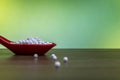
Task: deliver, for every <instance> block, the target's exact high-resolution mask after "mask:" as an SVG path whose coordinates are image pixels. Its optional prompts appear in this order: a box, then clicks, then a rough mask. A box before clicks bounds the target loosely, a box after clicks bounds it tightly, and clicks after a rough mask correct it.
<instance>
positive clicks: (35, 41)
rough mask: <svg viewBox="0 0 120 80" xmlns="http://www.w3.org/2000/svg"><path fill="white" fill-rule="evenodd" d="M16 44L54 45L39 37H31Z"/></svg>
mask: <svg viewBox="0 0 120 80" xmlns="http://www.w3.org/2000/svg"><path fill="white" fill-rule="evenodd" d="M14 43H17V44H52V43H51V42H45V41H43V40H41V39H40V38H38V37H35V38H33V37H29V38H27V39H25V40H19V41H17V42H14Z"/></svg>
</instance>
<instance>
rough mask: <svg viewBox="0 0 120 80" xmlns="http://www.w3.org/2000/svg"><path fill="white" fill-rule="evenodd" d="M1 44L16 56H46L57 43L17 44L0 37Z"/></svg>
mask: <svg viewBox="0 0 120 80" xmlns="http://www.w3.org/2000/svg"><path fill="white" fill-rule="evenodd" d="M0 44H2V45H3V46H5V47H6V48H8V49H9V50H11V51H12V52H14V53H15V54H16V55H34V54H35V53H36V54H38V55H44V54H45V53H46V52H48V51H49V50H50V49H51V48H53V47H54V46H56V44H55V43H52V44H17V43H13V41H10V40H8V39H7V38H5V37H3V36H0Z"/></svg>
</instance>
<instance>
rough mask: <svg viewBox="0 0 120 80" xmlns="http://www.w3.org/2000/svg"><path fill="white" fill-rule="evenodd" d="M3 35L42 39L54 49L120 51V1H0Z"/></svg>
mask: <svg viewBox="0 0 120 80" xmlns="http://www.w3.org/2000/svg"><path fill="white" fill-rule="evenodd" d="M0 35H2V36H5V37H7V38H8V39H10V40H12V41H17V40H20V39H26V38H27V37H30V36H33V37H40V38H41V39H43V40H45V41H52V42H55V43H56V44H57V46H56V47H55V48H120V0H0ZM0 47H1V48H2V47H3V46H0Z"/></svg>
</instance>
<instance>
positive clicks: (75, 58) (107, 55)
mask: <svg viewBox="0 0 120 80" xmlns="http://www.w3.org/2000/svg"><path fill="white" fill-rule="evenodd" d="M53 53H54V54H56V55H57V57H58V60H59V61H60V62H61V67H60V68H58V69H57V68H55V67H54V61H53V60H52V59H51V58H50V55H51V54H53ZM64 56H67V57H68V58H69V62H68V63H64V62H63V60H62V58H63V57H64ZM65 79H66V80H120V50H119V49H116V50H115V49H112V50H111V49H108V50H106V49H53V50H50V51H49V52H48V53H46V56H40V57H39V58H38V59H37V58H34V57H33V56H14V54H13V53H12V52H10V51H9V50H6V49H5V50H4V49H1V50H0V80H65Z"/></svg>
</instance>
